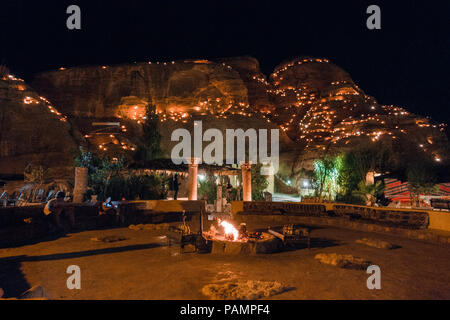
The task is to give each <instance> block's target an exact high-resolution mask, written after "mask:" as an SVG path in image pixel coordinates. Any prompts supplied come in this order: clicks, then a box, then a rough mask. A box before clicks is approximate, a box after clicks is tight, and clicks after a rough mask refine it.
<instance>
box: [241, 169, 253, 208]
mask: <svg viewBox="0 0 450 320" xmlns="http://www.w3.org/2000/svg"><path fill="white" fill-rule="evenodd" d="M241 170H242V196H243V200H244V201H252V171H251V170H252V163H251V162H242V163H241Z"/></svg>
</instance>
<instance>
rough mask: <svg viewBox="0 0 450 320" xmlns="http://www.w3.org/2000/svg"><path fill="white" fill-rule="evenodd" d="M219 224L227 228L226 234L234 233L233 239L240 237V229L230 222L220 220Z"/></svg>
mask: <svg viewBox="0 0 450 320" xmlns="http://www.w3.org/2000/svg"><path fill="white" fill-rule="evenodd" d="M218 222H219V225H220V226H222V227H223V228H224V229H225V235H229V234H232V235H233V241H237V240H238V237H239V231H238V230H237V229H236V228H235V227H234V226H233V225H232V224H231V223H229V222H227V221H222V220H220V219H219V220H218Z"/></svg>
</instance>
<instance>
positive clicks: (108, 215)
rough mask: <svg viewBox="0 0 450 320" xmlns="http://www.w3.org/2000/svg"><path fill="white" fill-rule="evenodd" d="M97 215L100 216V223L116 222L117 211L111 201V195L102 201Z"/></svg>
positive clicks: (117, 219)
mask: <svg viewBox="0 0 450 320" xmlns="http://www.w3.org/2000/svg"><path fill="white" fill-rule="evenodd" d="M98 215H99V216H100V217H101V218H100V220H101V224H102V225H112V224H118V222H119V211H118V210H117V209H116V207H115V206H114V205H113V204H112V202H111V197H108V198H107V199H106V200H105V202H103V203H102V205H101V207H100V210H99V213H98Z"/></svg>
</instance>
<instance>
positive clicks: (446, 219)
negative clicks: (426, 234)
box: [428, 211, 450, 231]
mask: <svg viewBox="0 0 450 320" xmlns="http://www.w3.org/2000/svg"><path fill="white" fill-rule="evenodd" d="M428 214H429V216H430V225H429V226H428V228H430V229H435V230H444V231H450V212H448V211H429V212H428Z"/></svg>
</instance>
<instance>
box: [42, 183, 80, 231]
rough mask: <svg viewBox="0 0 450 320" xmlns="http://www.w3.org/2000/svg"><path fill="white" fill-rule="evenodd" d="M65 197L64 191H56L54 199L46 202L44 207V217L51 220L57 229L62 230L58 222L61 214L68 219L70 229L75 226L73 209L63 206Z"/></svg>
mask: <svg viewBox="0 0 450 320" xmlns="http://www.w3.org/2000/svg"><path fill="white" fill-rule="evenodd" d="M65 196H66V194H65V193H64V191H58V192H57V193H56V196H55V198H54V199H51V200H50V201H48V202H47V204H46V205H45V207H44V214H45V216H46V217H49V218H51V219H52V220H53V222H54V223H55V225H56V227H57V228H58V229H64V228H63V226H62V224H61V220H60V216H61V215H62V214H64V216H65V217H66V218H69V222H70V227H71V228H73V227H74V226H75V217H74V213H73V208H69V207H65V206H64V198H65Z"/></svg>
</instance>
